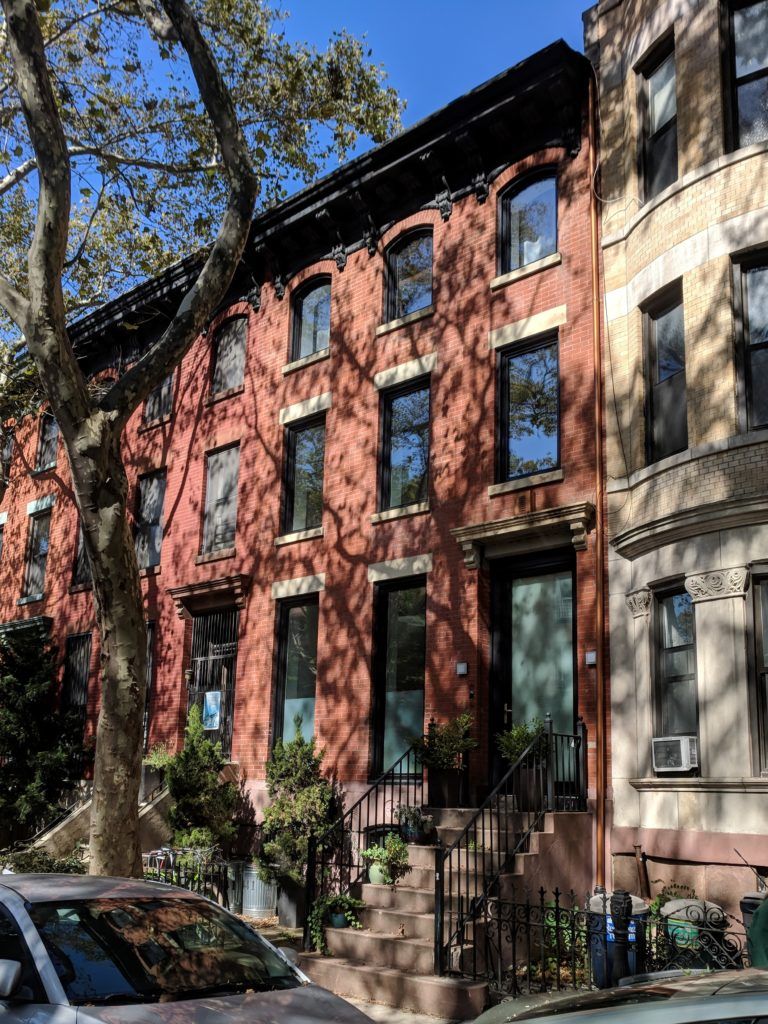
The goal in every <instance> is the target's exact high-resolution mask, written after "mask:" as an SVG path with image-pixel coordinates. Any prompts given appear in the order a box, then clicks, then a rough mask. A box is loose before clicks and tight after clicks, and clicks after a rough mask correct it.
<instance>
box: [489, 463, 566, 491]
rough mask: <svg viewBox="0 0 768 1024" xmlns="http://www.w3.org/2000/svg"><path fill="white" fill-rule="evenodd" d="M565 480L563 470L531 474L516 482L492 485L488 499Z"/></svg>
mask: <svg viewBox="0 0 768 1024" xmlns="http://www.w3.org/2000/svg"><path fill="white" fill-rule="evenodd" d="M564 478H565V474H564V473H563V471H562V469H552V470H548V471H547V472H546V473H531V475H530V476H521V477H518V478H517V479H516V480H506V481H505V482H504V483H501V484H491V486H490V487H489V488H488V497H489V498H495V497H497V496H498V495H499V494H511V493H513V492H514V491H526V490H528V488H529V487H541V486H543V485H544V484H556V483H559V482H560V481H561V480H563V479H564Z"/></svg>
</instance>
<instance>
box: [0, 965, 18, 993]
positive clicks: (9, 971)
mask: <svg viewBox="0 0 768 1024" xmlns="http://www.w3.org/2000/svg"><path fill="white" fill-rule="evenodd" d="M20 980H21V964H20V963H19V961H18V960H0V999H8V998H10V996H12V995H13V993H14V992H15V991H16V989H17V988H18V985H19V981H20Z"/></svg>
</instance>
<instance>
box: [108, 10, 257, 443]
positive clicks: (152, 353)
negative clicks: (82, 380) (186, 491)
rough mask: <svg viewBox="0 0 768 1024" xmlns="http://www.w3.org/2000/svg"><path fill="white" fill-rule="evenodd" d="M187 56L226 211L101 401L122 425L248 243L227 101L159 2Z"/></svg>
mask: <svg viewBox="0 0 768 1024" xmlns="http://www.w3.org/2000/svg"><path fill="white" fill-rule="evenodd" d="M162 4H163V7H164V9H165V11H166V13H167V14H168V17H169V18H170V19H171V21H172V22H173V24H174V26H175V28H176V31H177V32H178V35H179V39H180V41H181V44H182V46H183V47H184V49H185V50H186V52H187V55H188V57H189V63H190V66H191V68H192V72H193V74H194V76H195V80H196V82H197V86H198V89H199V90H200V96H201V99H202V101H203V104H204V105H205V109H206V111H207V113H208V116H209V118H210V119H211V123H212V125H213V128H214V132H215V134H216V138H217V141H218V143H219V148H220V150H221V156H222V162H223V166H224V171H225V173H226V175H227V178H228V180H229V186H230V191H229V197H228V201H227V208H226V211H225V213H224V217H223V220H222V223H221V227H220V228H219V232H218V235H217V236H216V240H215V242H214V243H213V245H212V246H211V249H210V251H209V253H208V258H207V259H206V261H205V263H204V265H203V267H202V269H201V271H200V273H199V275H198V277H197V279H196V281H195V282H194V284H193V285H192V287H191V288H190V289H189V291H188V292H187V293H186V295H185V296H184V298H183V299H182V300H181V303H180V304H179V308H178V310H177V311H176V314H175V316H174V318H173V320H172V321H171V323H170V325H169V326H168V328H167V329H166V331H165V332H164V333H163V335H162V337H161V338H160V339H159V340H158V341H157V342H155V343H154V344H153V345H151V346H150V347H149V348H148V349H147V351H146V352H145V353H144V354H143V355H142V356H141V357H140V358H139V359H138V361H137V362H136V363H135V364H134V366H133V367H132V368H131V369H130V370H129V371H128V372H127V373H126V374H125V375H124V376H123V377H121V378H120V379H119V380H118V381H117V382H116V383H115V384H114V385H113V386H112V388H110V390H109V391H108V392H107V393H106V394H105V395H104V397H103V399H102V400H101V403H100V406H101V408H102V409H103V410H104V411H105V412H110V413H114V414H117V415H118V417H119V420H120V422H123V423H125V422H127V420H128V418H129V417H130V415H131V413H132V412H133V410H134V409H135V408H136V407H137V406H138V404H139V403H140V402H141V401H142V400H143V399H145V398H146V397H147V395H148V394H149V393H150V392H151V391H152V389H153V388H154V387H155V386H156V385H157V384H159V383H160V381H162V380H163V378H164V377H166V376H167V375H168V373H169V372H170V371H171V370H172V369H173V367H174V366H175V365H176V364H177V363H178V362H179V360H180V359H181V358H182V356H183V355H184V353H185V352H186V351H187V350H188V349H189V347H190V345H191V344H192V342H193V341H194V340H195V338H196V337H197V335H198V334H199V333H200V331H201V330H202V328H203V327H204V326H205V325H206V324H207V323H208V320H209V319H210V317H211V314H212V312H213V310H214V309H215V307H216V305H217V304H218V303H219V302H220V300H221V296H222V294H223V292H224V291H225V289H226V288H227V287H228V285H229V283H230V281H231V280H232V277H233V276H234V273H235V270H236V269H237V265H238V263H239V261H240V257H241V255H242V253H243V249H244V248H245V243H246V240H247V238H248V230H249V228H250V224H251V217H252V216H253V208H254V203H255V200H256V193H257V189H258V184H257V179H256V176H255V174H254V172H253V169H252V167H251V163H250V155H249V152H248V146H247V144H246V141H245V137H244V135H243V133H242V130H241V128H240V125H239V124H238V120H237V114H236V112H235V107H234V103H233V101H232V97H231V96H230V94H229V91H228V90H227V87H226V86H225V84H224V81H223V79H222V77H221V74H220V72H219V69H218V66H217V65H216V62H215V60H214V58H213V55H212V53H211V51H210V49H209V47H208V44H207V43H206V41H205V39H204V37H203V35H202V33H201V32H200V27H199V25H198V24H197V22H196V21H195V19H194V16H193V15H192V12H191V11H190V9H189V7H188V5H187V3H186V2H185V0H162Z"/></svg>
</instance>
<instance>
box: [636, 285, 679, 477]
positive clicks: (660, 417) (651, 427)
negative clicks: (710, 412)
mask: <svg viewBox="0 0 768 1024" xmlns="http://www.w3.org/2000/svg"><path fill="white" fill-rule="evenodd" d="M645 333H646V359H647V366H648V377H649V381H648V406H649V408H648V418H647V428H646V429H647V431H648V435H647V442H648V462H649V463H652V462H658V460H659V459H663V458H665V457H666V456H667V455H673V454H674V453H675V452H682V451H685V449H686V448H687V447H688V403H687V397H686V383H685V327H684V323H683V295H682V287H681V286H680V285H679V284H677V285H675V287H674V288H673V289H672V290H671V291H668V292H666V293H665V294H664V296H663V297H662V298H661V299H659V300H657V301H656V302H654V304H653V305H652V306H651V307H649V308H647V309H646V310H645Z"/></svg>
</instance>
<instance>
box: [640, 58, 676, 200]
mask: <svg viewBox="0 0 768 1024" xmlns="http://www.w3.org/2000/svg"><path fill="white" fill-rule="evenodd" d="M641 76H642V85H643V87H642V100H643V102H642V117H641V124H642V132H643V152H642V157H643V192H644V198H645V199H646V201H647V200H649V199H653V197H654V196H656V195H658V194H659V192H661V191H663V190H664V189H665V188H666V187H667V186H668V185H671V184H672V182H673V181H677V87H676V83H677V75H676V70H675V51H674V44H673V42H672V41H671V40H670V42H669V43H668V44H667V45H666V46H665V47H664V49H663V50H662V51H661V53H657V54H656V55H655V56H654V58H653V62H652V63H650V64H647V65H646V67H645V68H644V69H643V71H642V72H641Z"/></svg>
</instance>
